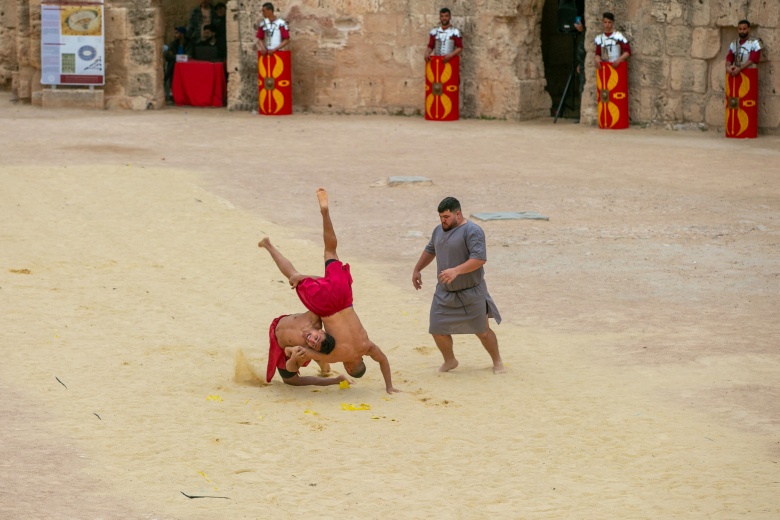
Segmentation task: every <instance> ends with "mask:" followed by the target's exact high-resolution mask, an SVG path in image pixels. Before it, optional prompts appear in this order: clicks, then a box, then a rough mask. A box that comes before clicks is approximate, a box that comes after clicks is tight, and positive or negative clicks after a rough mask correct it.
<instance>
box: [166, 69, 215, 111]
mask: <svg viewBox="0 0 780 520" xmlns="http://www.w3.org/2000/svg"><path fill="white" fill-rule="evenodd" d="M226 90H227V85H226V82H225V64H224V63H220V62H217V63H212V62H210V61H182V62H178V63H177V64H176V68H175V69H174V72H173V83H172V85H171V91H172V92H173V102H174V103H176V105H178V106H181V105H192V106H196V107H221V106H224V104H225V103H224V100H225V91H226Z"/></svg>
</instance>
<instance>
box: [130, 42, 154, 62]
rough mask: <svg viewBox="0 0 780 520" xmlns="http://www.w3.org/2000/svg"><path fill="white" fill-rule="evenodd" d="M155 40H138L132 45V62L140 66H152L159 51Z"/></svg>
mask: <svg viewBox="0 0 780 520" xmlns="http://www.w3.org/2000/svg"><path fill="white" fill-rule="evenodd" d="M153 43H154V41H153V40H146V39H142V38H138V39H135V40H132V43H131V44H130V60H131V61H132V62H133V63H137V64H138V65H151V64H152V63H154V58H155V52H157V49H156V48H155V47H154V45H153Z"/></svg>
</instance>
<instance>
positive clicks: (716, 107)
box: [704, 94, 726, 130]
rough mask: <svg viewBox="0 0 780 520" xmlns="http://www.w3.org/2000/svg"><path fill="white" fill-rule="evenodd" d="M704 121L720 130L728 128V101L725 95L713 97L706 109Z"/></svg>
mask: <svg viewBox="0 0 780 520" xmlns="http://www.w3.org/2000/svg"><path fill="white" fill-rule="evenodd" d="M704 120H705V122H706V123H707V124H708V125H711V126H713V127H715V128H717V129H719V130H722V129H723V128H725V126H726V99H725V98H724V96H723V94H721V95H711V96H710V97H709V99H708V100H707V105H706V107H705V109H704Z"/></svg>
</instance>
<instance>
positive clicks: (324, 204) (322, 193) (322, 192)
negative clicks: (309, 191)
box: [317, 188, 328, 213]
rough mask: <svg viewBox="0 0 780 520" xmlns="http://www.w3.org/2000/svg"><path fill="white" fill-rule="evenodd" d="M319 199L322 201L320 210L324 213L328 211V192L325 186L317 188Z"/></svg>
mask: <svg viewBox="0 0 780 520" xmlns="http://www.w3.org/2000/svg"><path fill="white" fill-rule="evenodd" d="M317 200H318V201H319V202H320V211H321V212H323V213H324V212H326V211H328V192H327V191H325V188H319V189H317Z"/></svg>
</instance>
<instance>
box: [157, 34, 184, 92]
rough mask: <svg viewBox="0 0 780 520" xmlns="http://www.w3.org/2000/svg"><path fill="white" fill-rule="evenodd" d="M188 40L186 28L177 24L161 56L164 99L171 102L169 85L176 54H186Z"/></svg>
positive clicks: (171, 80) (171, 81)
mask: <svg viewBox="0 0 780 520" xmlns="http://www.w3.org/2000/svg"><path fill="white" fill-rule="evenodd" d="M188 48H189V41H188V40H187V29H186V28H185V27H183V26H179V27H176V28H174V29H173V40H171V42H170V43H169V44H168V47H167V48H166V50H165V53H164V54H163V56H164V57H165V76H164V84H165V99H166V100H168V101H170V102H173V95H172V94H171V85H172V84H173V74H174V70H175V67H176V56H178V55H179V54H187V52H188Z"/></svg>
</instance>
